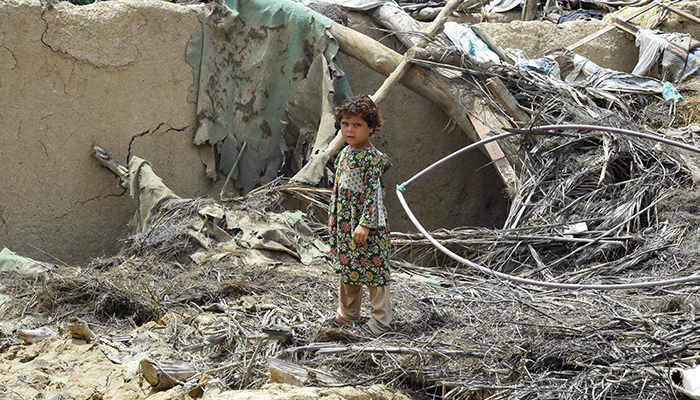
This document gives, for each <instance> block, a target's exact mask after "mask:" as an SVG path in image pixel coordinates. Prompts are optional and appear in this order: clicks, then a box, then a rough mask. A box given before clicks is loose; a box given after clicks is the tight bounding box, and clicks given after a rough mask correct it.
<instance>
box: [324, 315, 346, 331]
mask: <svg viewBox="0 0 700 400" xmlns="http://www.w3.org/2000/svg"><path fill="white" fill-rule="evenodd" d="M321 325H323V326H330V327H331V328H347V327H349V326H350V325H349V324H344V323H342V322H340V321H338V318H337V317H336V316H335V315H331V316H330V317H326V318H324V319H323V320H322V321H321Z"/></svg>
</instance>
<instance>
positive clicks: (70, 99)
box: [0, 0, 209, 263]
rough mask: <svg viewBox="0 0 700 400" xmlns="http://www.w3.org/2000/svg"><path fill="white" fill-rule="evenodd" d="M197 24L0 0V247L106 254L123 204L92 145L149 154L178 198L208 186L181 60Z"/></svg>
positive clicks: (133, 4) (148, 14)
mask: <svg viewBox="0 0 700 400" xmlns="http://www.w3.org/2000/svg"><path fill="white" fill-rule="evenodd" d="M200 29H201V25H200V23H199V20H198V19H197V17H196V15H195V14H194V13H193V12H192V11H190V10H189V9H187V8H186V7H182V6H175V5H172V4H169V3H166V2H141V1H123V2H102V3H96V4H93V5H90V6H82V7H78V6H73V5H71V4H69V3H67V2H61V3H58V4H56V5H55V6H54V7H53V9H50V10H44V9H43V8H42V6H41V4H40V3H39V2H38V1H18V0H0V159H2V164H1V165H2V167H1V168H0V246H7V247H9V248H11V249H12V250H14V251H16V252H18V253H20V254H23V255H28V256H30V257H35V258H38V259H42V260H49V261H52V262H57V261H56V260H53V259H51V258H50V257H49V256H47V255H46V254H44V252H46V253H49V254H51V255H52V256H53V257H55V258H58V259H60V260H62V261H65V262H68V263H69V262H79V261H83V260H86V259H88V258H90V257H93V256H98V255H101V254H110V253H113V252H115V251H116V249H117V248H118V245H119V243H118V238H120V237H123V236H124V235H125V234H126V233H127V222H128V220H129V219H130V217H131V215H132V213H133V211H134V203H133V201H132V200H131V199H130V198H129V196H128V194H126V192H125V191H124V190H123V189H121V188H120V187H119V186H118V185H117V180H116V178H115V177H114V176H113V175H112V174H111V173H110V172H108V171H107V170H105V169H103V168H101V167H99V165H98V164H97V163H96V162H95V160H93V159H92V158H91V157H90V155H89V151H90V150H91V148H92V146H93V145H99V146H102V147H103V148H105V149H107V150H109V151H111V152H112V153H113V154H114V156H115V159H116V160H118V161H119V162H121V163H126V159H127V154H128V152H129V151H130V152H131V154H138V155H139V156H141V157H143V158H147V159H149V160H151V161H152V162H153V163H154V165H155V169H156V171H158V172H159V173H160V174H161V176H162V177H163V179H164V181H165V182H166V183H167V184H170V185H172V187H173V189H175V190H178V191H179V192H180V193H181V194H183V195H190V196H197V195H203V194H206V193H207V191H208V190H209V185H208V184H207V182H206V180H205V179H204V171H203V168H202V164H201V162H200V160H199V157H198V155H197V150H196V149H195V148H194V146H193V145H192V125H193V123H194V107H195V105H194V104H191V103H188V102H187V99H186V95H187V92H188V88H189V85H190V83H191V82H192V69H191V67H190V66H189V65H187V63H186V62H185V57H184V52H185V48H186V45H187V41H188V40H189V39H190V34H191V32H194V31H197V30H200ZM38 249H41V250H38Z"/></svg>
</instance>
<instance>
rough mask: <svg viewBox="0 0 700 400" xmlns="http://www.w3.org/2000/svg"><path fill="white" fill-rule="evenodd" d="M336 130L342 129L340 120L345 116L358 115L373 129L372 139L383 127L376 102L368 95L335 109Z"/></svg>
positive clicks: (358, 97)
mask: <svg viewBox="0 0 700 400" xmlns="http://www.w3.org/2000/svg"><path fill="white" fill-rule="evenodd" d="M334 115H335V128H336V129H340V120H342V119H343V117H344V116H350V115H356V116H358V117H360V118H362V119H363V120H365V122H366V123H367V126H368V127H369V128H370V129H373V131H372V134H371V135H370V137H372V136H375V135H376V134H378V133H379V128H380V127H381V126H382V122H384V121H383V120H382V116H381V115H379V108H378V107H377V105H376V104H375V103H374V101H373V100H372V99H371V98H370V97H369V96H367V95H365V96H356V97H351V98H349V99H347V100H345V101H344V102H343V104H341V105H340V106H339V107H336V109H335V114H334Z"/></svg>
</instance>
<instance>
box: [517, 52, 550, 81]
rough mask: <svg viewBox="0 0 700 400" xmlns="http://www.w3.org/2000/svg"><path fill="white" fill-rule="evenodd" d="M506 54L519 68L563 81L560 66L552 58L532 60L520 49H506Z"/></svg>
mask: <svg viewBox="0 0 700 400" xmlns="http://www.w3.org/2000/svg"><path fill="white" fill-rule="evenodd" d="M505 52H506V54H507V55H508V56H509V57H510V58H511V59H512V60H513V61H515V65H516V66H517V67H519V68H523V69H527V70H530V71H533V72H536V73H538V74H540V75H546V76H551V77H552V78H556V79H561V76H560V74H561V72H560V69H559V64H558V63H557V62H556V61H555V60H554V58H552V57H549V56H546V57H542V58H532V59H531V58H529V57H528V56H527V54H525V52H524V51H522V50H520V49H506V50H505Z"/></svg>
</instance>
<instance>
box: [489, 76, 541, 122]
mask: <svg viewBox="0 0 700 400" xmlns="http://www.w3.org/2000/svg"><path fill="white" fill-rule="evenodd" d="M486 87H487V88H488V89H489V91H490V92H491V94H493V96H494V97H495V98H496V100H498V102H499V103H501V105H502V106H503V108H504V109H505V110H506V112H507V113H508V115H510V116H511V117H513V119H514V120H515V121H516V122H522V123H524V122H527V121H529V120H530V116H529V115H528V114H527V113H526V112H525V111H523V110H522V109H521V108H520V104H518V101H517V100H515V97H513V95H512V94H510V91H508V88H507V87H506V85H504V84H503V82H502V81H501V79H500V78H499V77H497V76H495V77H493V78H489V79H487V80H486ZM521 126H522V125H521Z"/></svg>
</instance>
